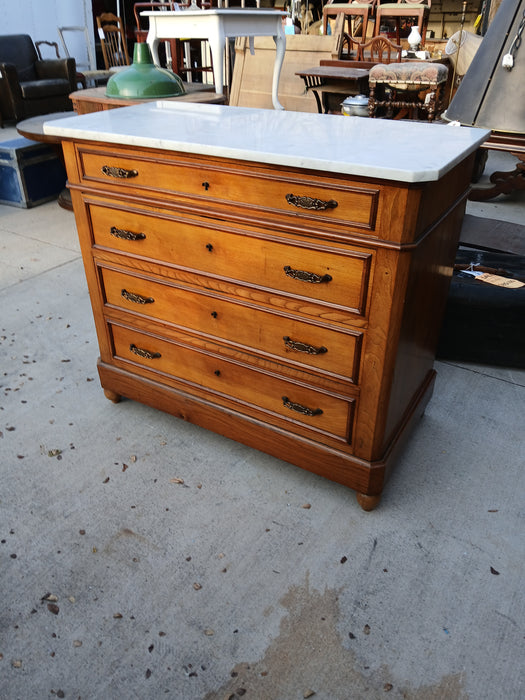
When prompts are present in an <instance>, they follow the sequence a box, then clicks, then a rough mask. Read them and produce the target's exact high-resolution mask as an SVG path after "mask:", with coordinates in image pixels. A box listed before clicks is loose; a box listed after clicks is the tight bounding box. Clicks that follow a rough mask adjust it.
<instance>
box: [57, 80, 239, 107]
mask: <svg viewBox="0 0 525 700" xmlns="http://www.w3.org/2000/svg"><path fill="white" fill-rule="evenodd" d="M184 87H185V89H186V94H184V95H178V96H177V97H167V98H164V99H166V100H167V101H168V102H194V103H195V102H197V103H205V104H224V103H225V102H226V98H225V97H224V95H218V94H217V93H216V92H214V90H213V86H210V88H209V89H207V86H206V85H203V84H202V83H186V84H185V85H184ZM69 99H70V100H71V102H72V103H73V109H74V110H75V112H76V113H77V114H90V113H91V112H103V111H105V110H107V109H115V108H116V107H129V106H130V105H138V104H142V103H143V102H156V101H157V100H158V99H159V98H158V97H147V98H143V99H138V98H137V99H127V98H126V99H125V98H123V97H107V95H106V88H105V87H104V86H103V87H95V88H88V89H87V90H77V91H75V92H72V93H71V94H70V95H69Z"/></svg>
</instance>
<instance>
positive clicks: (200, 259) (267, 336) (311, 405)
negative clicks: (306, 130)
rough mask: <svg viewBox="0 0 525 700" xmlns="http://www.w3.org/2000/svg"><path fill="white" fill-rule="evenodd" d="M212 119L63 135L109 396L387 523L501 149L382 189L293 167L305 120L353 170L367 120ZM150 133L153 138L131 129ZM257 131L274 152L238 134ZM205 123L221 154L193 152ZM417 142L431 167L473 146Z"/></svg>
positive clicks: (249, 114) (318, 169) (88, 123)
mask: <svg viewBox="0 0 525 700" xmlns="http://www.w3.org/2000/svg"><path fill="white" fill-rule="evenodd" d="M144 107H146V106H144ZM198 107H199V109H197V110H195V108H194V107H188V108H183V109H181V110H180V111H177V110H175V111H173V110H168V111H166V110H165V109H164V108H163V107H162V105H161V106H159V107H158V108H157V112H160V113H162V112H163V111H164V119H165V122H167V123H170V119H172V120H173V121H172V122H171V130H172V133H173V136H169V135H165V136H162V135H161V136H160V137H159V134H158V133H156V132H155V127H154V125H153V123H150V124H149V123H148V120H149V119H151V121H152V122H154V121H155V119H156V118H157V117H158V114H157V113H156V112H155V110H154V108H152V109H151V111H148V109H143V108H134V107H132V108H126V109H124V110H114V111H113V113H112V116H113V117H114V119H113V120H111V122H108V121H107V118H106V115H104V113H100V114H97V115H88V116H87V117H77V118H71V119H67V120H63V121H62V122H53V124H52V125H51V124H50V128H53V129H54V133H56V134H60V135H61V137H62V139H63V147H64V152H65V157H66V164H67V170H68V178H69V185H70V188H71V193H72V200H73V206H74V211H75V216H76V221H77V227H78V232H79V236H80V241H81V247H82V254H83V259H84V265H85V270H86V275H87V280H88V286H89V290H90V295H91V300H92V305H93V312H94V318H95V324H96V329H97V334H98V341H99V346H100V360H99V365H98V369H99V375H100V380H101V384H102V387H103V388H104V391H105V393H106V396H108V398H110V399H111V400H113V401H118V400H119V399H120V397H122V396H124V397H128V398H131V399H135V400H137V401H141V402H144V403H146V404H149V405H152V406H155V407H158V408H159V409H161V410H164V411H167V412H170V413H172V414H173V415H175V416H177V417H180V418H183V419H185V420H188V421H191V422H193V423H196V424H198V425H201V426H203V427H205V428H208V429H211V430H214V431H216V432H219V433H221V434H223V435H227V436H228V437H231V438H234V439H236V440H239V441H241V442H243V443H245V444H247V445H250V446H252V447H255V448H258V449H260V450H263V451H266V452H268V453H270V454H272V455H275V456H276V457H279V458H281V459H283V460H285V461H287V462H291V463H293V464H296V465H298V466H300V467H303V468H305V469H308V470H311V471H314V472H316V473H318V474H321V475H323V476H326V477H327V478H330V479H333V480H335V481H337V482H340V483H342V484H345V485H346V486H349V487H351V488H353V489H355V490H356V491H357V494H358V501H359V503H360V504H361V506H362V507H363V508H364V509H365V510H370V509H372V508H373V507H375V506H376V505H377V503H378V502H379V499H380V496H381V492H382V490H383V486H384V483H385V479H386V476H387V472H388V469H389V467H390V466H391V465H392V463H393V462H394V460H395V456H396V451H397V449H398V448H399V446H400V445H401V444H402V442H403V438H405V437H406V436H407V435H408V434H409V432H410V430H411V428H412V426H413V424H414V422H415V420H416V419H417V418H418V417H419V416H420V415H421V413H422V412H423V410H424V407H425V405H426V402H427V401H428V399H429V398H430V395H431V392H432V387H433V381H434V376H435V372H434V369H433V359H434V350H435V346H436V343H437V339H438V335H439V330H440V323H441V318H442V313H443V309H444V304H445V301H446V296H447V290H448V285H449V281H450V276H451V272H452V265H453V262H454V257H455V250H456V246H457V241H458V237H459V231H460V227H461V221H462V216H463V212H464V206H465V196H466V192H467V189H468V185H469V179H470V173H471V170H472V161H473V157H474V151H475V149H476V146H477V145H478V144H479V143H480V142H481V141H482V140H483V138H484V137H485V132H480V131H479V130H473V129H468V130H466V133H467V136H465V135H463V134H462V136H461V139H463V141H461V139H460V141H461V142H460V143H456V145H455V147H454V148H455V150H454V149H452V150H454V156H453V157H452V156H446V157H445V160H446V163H445V161H444V163H445V164H443V163H437V164H436V165H435V166H434V165H433V166H432V167H427V168H426V169H425V168H423V167H422V166H421V164H419V165H418V164H416V166H415V168H414V167H406V168H405V170H406V173H405V174H403V172H401V171H402V170H403V166H402V164H401V168H400V171H399V172H398V171H396V166H395V160H394V159H393V158H385V164H384V166H382V165H381V163H380V161H379V163H378V165H377V166H374V165H373V164H372V165H370V164H368V165H366V163H365V171H363V168H362V167H360V166H359V167H358V166H354V167H353V166H352V165H351V164H350V166H349V165H348V159H345V158H344V157H340V158H339V160H340V161H341V163H340V164H339V165H338V164H337V160H338V158H337V157H334V158H333V159H332V160H330V157H327V161H330V164H328V165H323V163H322V162H321V161H322V157H323V156H322V153H321V151H320V150H319V149H318V150H317V151H316V148H317V147H313V150H314V153H313V155H311V156H307V157H302V156H301V153H302V151H301V148H303V149H304V151H308V146H307V141H308V139H305V143H304V144H302V146H301V147H300V146H299V145H297V144H296V145H294V146H293V148H292V147H289V141H288V142H287V143H288V151H287V150H286V149H287V146H286V144H285V142H284V140H283V139H284V137H283V131H284V133H285V135H286V134H287V135H288V138H289V139H290V138H291V136H290V135H291V134H292V131H291V128H292V127H291V124H292V119H295V122H296V123H297V122H299V128H301V119H302V118H303V117H306V118H307V119H308V120H309V121H308V125H309V127H310V128H311V127H312V125H313V126H315V127H316V128H317V129H318V130H319V133H320V137H319V138H320V140H321V141H322V140H323V138H325V139H326V131H327V130H328V128H329V130H330V134H329V136H330V139H331V141H334V140H335V145H336V149H335V150H338V149H337V143H341V139H342V138H348V136H349V135H348V133H347V132H346V131H344V130H345V129H348V128H349V127H348V126H345V123H346V122H347V121H356V122H357V124H356V126H355V127H352V128H355V129H357V131H356V133H355V135H356V138H357V137H360V138H361V139H363V138H365V137H366V135H367V133H366V129H367V128H370V129H372V128H373V129H377V128H378V126H377V125H374V126H373V127H367V126H366V124H367V123H368V120H359V119H358V118H356V119H352V120H351V119H347V118H329V117H327V116H326V115H302V114H300V115H297V114H291V113H288V114H286V113H274V112H268V113H264V114H260V112H262V111H260V110H238V109H235V108H228V107H220V108H219V107H208V106H205V105H202V106H201V105H199V106H198ZM201 107H204V109H203V110H200V108H201ZM192 110H194V111H192ZM119 112H122V116H121V117H118V113H119ZM137 115H138V116H139V117H141V118H142V119H143V122H142V123H143V126H142V130H143V131H144V133H145V135H144V137H141V135H140V131H139V130H138V127H136V126H131V127H130V123H133V124H134V121H133V120H134V119H135V120H136V119H138V117H137ZM268 115H275V116H272V117H268ZM98 117H100V120H99V121H97V118H98ZM241 117H244V119H245V123H246V125H248V126H249V127H250V128H251V138H252V141H253V142H254V143H255V144H256V145H255V146H250V139H249V138H248V137H246V145H245V146H243V145H240V144H239V138H240V137H239V136H236V135H234V131H235V128H234V126H231V125H230V126H229V123H230V122H231V121H232V120H233V121H235V119H238V118H241ZM258 117H259V122H260V123H259V127H260V129H261V131H260V132H257V131H256V130H255V131H254V130H253V129H254V128H255V126H256V125H257V123H258V122H257V118H258ZM268 119H276V120H278V122H277V127H280V128H279V130H278V131H272V132H271V133H269V130H270V127H269V126H268ZM82 120H84V121H82ZM115 120H116V121H115ZM185 120H186V121H185ZM190 120H192V121H193V128H194V129H195V133H196V134H199V133H200V134H202V140H203V142H204V144H202V143H201V142H200V141H199V146H197V145H195V144H196V140H195V137H193V139H191V138H190V137H189V136H188V137H184V136H180V134H179V132H181V133H182V134H184V133H186V131H187V133H190V132H191V129H190V126H191V125H190V124H189V121H190ZM325 120H326V121H325ZM187 121H188V123H186V122H187ZM374 121H375V120H374ZM159 123H160V122H159ZM363 124H365V126H363ZM414 126H415V128H416V132H417V133H416V134H415V137H417V138H419V141H420V142H421V144H422V145H421V147H422V148H425V147H427V148H430V147H431V143H430V142H431V141H432V139H437V140H438V141H439V139H444V138H445V137H448V135H449V134H450V137H451V138H453V139H456V140H457V139H458V137H457V136H456V135H455V132H456V131H459V130H454V129H448V128H447V127H444V126H432V125H426V124H425V125H414ZM421 126H424V127H426V128H427V129H431V131H430V132H428V131H418V129H419V127H421ZM221 127H222V128H221ZM382 128H385V126H384V125H383V127H382ZM396 128H398V127H394V129H396ZM134 129H137V133H136V134H135V132H134ZM286 129H288V132H287V131H286ZM341 130H342V131H341ZM362 130H364V131H362ZM436 130H439V133H438V132H437V131H436ZM167 132H168V128H167V127H164V131H163V134H167ZM358 132H359V133H358ZM310 133H311V132H310ZM400 133H402V134H404V133H405V132H404V127H403V129H402V130H401V131H400ZM261 134H262V136H261ZM321 134H323V136H321ZM427 134H428V136H427ZM369 136H370V138H371V137H372V134H370V135H369ZM272 138H273V139H274V141H275V140H276V141H277V142H278V143H277V145H275V144H274V146H273V147H272V149H269V148H267V146H265V145H264V144H262V145H261V143H262V141H261V139H262V140H264V143H266V144H267V143H268V142H269V140H270V139H272ZM421 139H423V141H421ZM425 139H427V142H426V145H425ZM279 143H280V144H281V145H279ZM257 144H259V145H257ZM278 148H280V149H281V152H282V153H283V155H282V156H279V155H278V153H277V150H278ZM372 150H373V149H372ZM319 153H321V159H319V158H318V154H319ZM316 158H317V160H316ZM357 159H358V156H356V160H357ZM362 160H364V161H366V159H362ZM422 160H423V159H420V161H422ZM343 161H344V162H343ZM361 163H362V161H361ZM358 165H359V164H358ZM366 168H368V170H366ZM418 168H419V170H418ZM352 169H353V171H354V172H347V171H348V170H350V171H352ZM366 172H368V175H367V174H366ZM410 173H411V174H410ZM403 178H404V179H403Z"/></svg>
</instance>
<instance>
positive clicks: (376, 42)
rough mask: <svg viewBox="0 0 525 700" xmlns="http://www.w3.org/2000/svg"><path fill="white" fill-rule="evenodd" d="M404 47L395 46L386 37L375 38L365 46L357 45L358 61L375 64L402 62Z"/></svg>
mask: <svg viewBox="0 0 525 700" xmlns="http://www.w3.org/2000/svg"><path fill="white" fill-rule="evenodd" d="M401 52H402V46H401V45H400V44H394V43H393V42H392V41H390V39H388V38H387V37H386V36H374V37H373V38H372V39H370V40H369V41H367V42H365V43H364V44H358V45H357V60H358V61H372V62H373V63H392V62H393V61H398V62H400V61H401Z"/></svg>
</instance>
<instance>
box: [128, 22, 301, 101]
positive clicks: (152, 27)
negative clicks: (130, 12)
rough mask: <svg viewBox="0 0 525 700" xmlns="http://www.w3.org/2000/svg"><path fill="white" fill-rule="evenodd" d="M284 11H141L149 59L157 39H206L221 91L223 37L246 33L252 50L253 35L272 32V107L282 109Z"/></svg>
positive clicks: (270, 33)
mask: <svg viewBox="0 0 525 700" xmlns="http://www.w3.org/2000/svg"><path fill="white" fill-rule="evenodd" d="M287 14H288V13H286V12H280V11H277V10H264V9H263V10H261V9H244V8H232V9H213V10H180V11H173V12H172V11H170V12H141V16H144V17H149V32H148V37H147V42H148V44H149V46H150V48H151V53H152V55H153V60H154V61H155V63H156V64H157V65H158V64H159V55H158V50H157V47H158V43H159V40H161V39H207V40H208V42H209V44H210V50H211V57H212V61H213V72H214V78H215V92H217V93H218V94H220V95H222V94H223V83H224V80H223V77H224V68H223V64H224V54H225V48H226V39H227V38H229V37H238V36H247V37H249V38H250V42H251V43H250V46H251V47H252V50H253V37H256V36H273V39H274V41H275V49H276V50H275V63H274V68H273V81H272V102H273V106H274V108H275V109H284V107H283V106H282V105H281V103H280V102H279V97H278V88H279V76H280V74H281V68H282V65H283V60H284V52H285V50H286V38H285V35H284V30H283V26H282V19H283V17H286V16H287Z"/></svg>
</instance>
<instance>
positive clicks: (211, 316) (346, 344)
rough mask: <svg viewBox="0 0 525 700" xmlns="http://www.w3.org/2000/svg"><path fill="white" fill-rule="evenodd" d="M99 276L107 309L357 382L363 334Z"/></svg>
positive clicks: (137, 280)
mask: <svg viewBox="0 0 525 700" xmlns="http://www.w3.org/2000/svg"><path fill="white" fill-rule="evenodd" d="M101 275H102V279H103V284H104V294H105V299H106V303H107V304H109V305H110V306H114V307H117V308H120V309H125V310H126V311H131V312H133V313H136V314H141V315H143V316H146V317H149V318H154V319H158V320H160V321H166V322H168V323H169V324H173V325H175V326H177V327H181V328H183V329H189V330H194V331H198V332H199V333H204V334H206V335H211V336H213V337H215V338H220V339H224V340H227V341H228V342H231V343H234V344H235V345H240V346H243V347H244V348H245V349H246V350H248V351H249V352H250V351H255V352H257V353H260V352H263V353H266V354H268V355H270V356H272V359H275V358H277V359H278V360H280V361H284V362H287V363H292V364H294V365H297V364H299V365H304V366H305V368H307V369H312V368H313V369H316V370H319V371H321V372H323V373H325V374H327V375H337V376H338V378H340V379H345V380H346V381H351V382H354V383H355V382H356V381H357V370H358V366H359V350H360V347H361V337H362V334H361V333H358V332H354V331H348V332H341V331H336V330H333V329H329V328H325V327H322V326H318V325H314V324H311V323H305V322H303V321H300V320H297V319H294V318H288V317H287V316H281V315H280V314H275V313H270V312H266V311H263V310H260V309H257V308H254V307H253V306H245V305H243V304H240V303H235V302H232V301H228V300H225V299H223V298H221V297H217V296H215V295H213V294H209V293H207V292H194V291H189V290H187V289H179V288H177V287H174V286H171V285H168V284H163V283H160V282H156V281H155V280H152V279H151V278H146V277H136V276H133V275H129V274H126V273H123V272H119V271H116V270H113V269H106V268H101Z"/></svg>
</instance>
